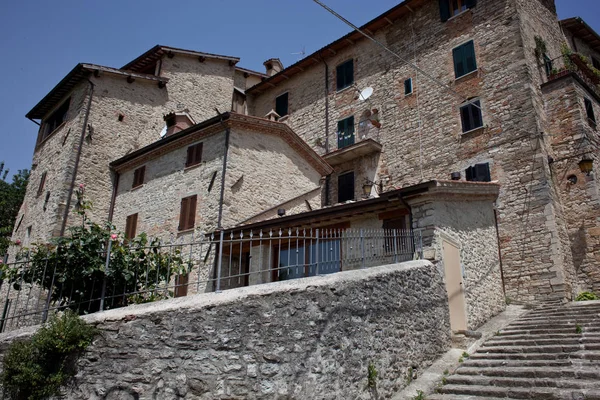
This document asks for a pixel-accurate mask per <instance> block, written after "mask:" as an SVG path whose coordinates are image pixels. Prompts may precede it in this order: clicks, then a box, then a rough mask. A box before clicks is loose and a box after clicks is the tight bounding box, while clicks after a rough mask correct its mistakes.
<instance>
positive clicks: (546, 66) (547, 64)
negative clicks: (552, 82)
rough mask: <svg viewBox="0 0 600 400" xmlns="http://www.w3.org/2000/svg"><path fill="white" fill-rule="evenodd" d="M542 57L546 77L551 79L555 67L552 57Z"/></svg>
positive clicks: (544, 55) (546, 55)
mask: <svg viewBox="0 0 600 400" xmlns="http://www.w3.org/2000/svg"><path fill="white" fill-rule="evenodd" d="M542 57H543V58H544V69H545V70H546V76H547V77H549V76H550V75H552V70H553V69H554V65H553V63H552V60H551V59H550V57H548V54H546V53H544V54H543V56H542Z"/></svg>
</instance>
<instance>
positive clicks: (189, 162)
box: [185, 143, 202, 167]
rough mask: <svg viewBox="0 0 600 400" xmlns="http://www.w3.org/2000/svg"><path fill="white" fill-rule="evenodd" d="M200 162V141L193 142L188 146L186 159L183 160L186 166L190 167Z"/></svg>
mask: <svg viewBox="0 0 600 400" xmlns="http://www.w3.org/2000/svg"><path fill="white" fill-rule="evenodd" d="M201 162H202V143H198V144H195V145H193V146H190V147H188V149H187V159H186V162H185V166H186V167H191V166H193V165H196V164H200V163H201Z"/></svg>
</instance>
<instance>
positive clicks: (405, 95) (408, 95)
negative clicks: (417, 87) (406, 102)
mask: <svg viewBox="0 0 600 400" xmlns="http://www.w3.org/2000/svg"><path fill="white" fill-rule="evenodd" d="M413 93H414V92H410V93H404V97H410V96H412V95H413Z"/></svg>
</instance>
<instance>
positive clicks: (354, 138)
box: [324, 120, 382, 165]
mask: <svg viewBox="0 0 600 400" xmlns="http://www.w3.org/2000/svg"><path fill="white" fill-rule="evenodd" d="M375 123H377V122H375ZM328 139H329V140H328V141H329V151H328V153H327V154H325V156H324V157H325V159H326V160H327V162H329V163H330V164H331V165H336V164H340V163H342V162H346V161H350V160H351V159H354V158H358V157H362V156H365V155H367V154H371V153H376V152H379V151H381V148H382V146H381V142H380V128H379V127H377V126H376V125H373V123H372V122H370V121H369V120H362V121H360V122H359V123H358V125H357V127H356V129H355V130H353V131H351V132H336V133H334V134H331V135H329V137H328Z"/></svg>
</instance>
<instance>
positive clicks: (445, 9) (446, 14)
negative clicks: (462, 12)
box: [440, 0, 450, 22]
mask: <svg viewBox="0 0 600 400" xmlns="http://www.w3.org/2000/svg"><path fill="white" fill-rule="evenodd" d="M440 18H441V20H442V22H446V21H448V20H449V19H450V0H440Z"/></svg>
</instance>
